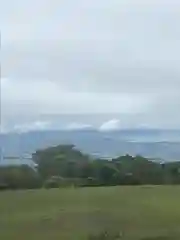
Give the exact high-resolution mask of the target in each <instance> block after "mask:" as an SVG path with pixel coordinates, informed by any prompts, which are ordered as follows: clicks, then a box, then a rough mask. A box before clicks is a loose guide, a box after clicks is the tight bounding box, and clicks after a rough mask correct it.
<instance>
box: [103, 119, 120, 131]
mask: <svg viewBox="0 0 180 240" xmlns="http://www.w3.org/2000/svg"><path fill="white" fill-rule="evenodd" d="M120 128H121V122H120V120H119V119H112V120H109V121H107V122H105V123H103V124H102V125H101V126H100V128H99V130H100V131H113V130H118V129H120Z"/></svg>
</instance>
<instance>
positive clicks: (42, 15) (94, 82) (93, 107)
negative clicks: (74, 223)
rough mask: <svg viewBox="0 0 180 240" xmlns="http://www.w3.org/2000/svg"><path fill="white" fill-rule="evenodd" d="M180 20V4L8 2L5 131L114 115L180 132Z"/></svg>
mask: <svg viewBox="0 0 180 240" xmlns="http://www.w3.org/2000/svg"><path fill="white" fill-rule="evenodd" d="M179 12H180V2H179V1H178V0H144V1H140V0H122V1H119V0H111V1H109V0H99V1H96V0H87V1H84V0H77V1H75V2H74V1H72V0H66V1H65V0H62V1H58V0H52V1H50V0H38V1H35V0H26V1H24V0H16V1H14V2H13V1H12V0H6V1H3V0H0V22H1V26H0V27H1V35H2V48H1V67H2V68H1V70H2V71H1V74H2V76H3V79H2V80H1V93H2V96H1V105H2V121H3V124H4V125H6V122H7V121H11V119H14V120H13V121H14V122H16V124H19V123H18V120H17V119H18V118H19V117H18V116H23V118H26V119H25V120H26V121H25V122H29V121H30V120H29V119H30V118H31V117H32V116H36V120H34V121H39V118H40V117H41V116H42V115H43V114H49V115H51V114H71V113H72V114H78V113H79V114H89V113H93V114H104V113H108V114H115V115H114V118H116V114H120V115H121V116H120V119H124V117H123V116H128V117H127V118H126V120H123V122H127V123H128V124H133V122H136V124H137V125H141V124H142V123H143V124H147V125H148V126H149V125H150V126H151V125H153V126H165V127H172V126H176V127H178V126H180V114H179V101H180V91H179V89H180V68H179V66H180V45H179V42H180V31H179V25H180V14H179ZM32 16H33V17H32ZM129 115H130V116H131V117H129ZM172 116H175V117H172ZM117 118H118V117H117ZM15 119H16V120H15ZM109 119H111V117H109ZM81 121H82V120H81V119H79V120H77V122H81ZM30 122H31V121H30ZM90 124H91V123H90ZM4 125H3V126H4ZM5 128H6V127H5Z"/></svg>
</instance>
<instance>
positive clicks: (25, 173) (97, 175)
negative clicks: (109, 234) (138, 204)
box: [0, 145, 180, 189]
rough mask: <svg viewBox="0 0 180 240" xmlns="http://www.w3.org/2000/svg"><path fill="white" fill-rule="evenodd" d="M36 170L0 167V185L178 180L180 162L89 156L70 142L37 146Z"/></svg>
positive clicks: (169, 181) (2, 187) (100, 184)
mask: <svg viewBox="0 0 180 240" xmlns="http://www.w3.org/2000/svg"><path fill="white" fill-rule="evenodd" d="M33 160H34V161H35V162H36V163H37V164H38V168H37V171H35V170H34V169H31V168H30V167H28V166H19V167H18V166H16V167H15V166H14V167H13V166H11V167H1V168H0V189H9V188H10V189H25V188H27V189H32V188H41V187H45V188H59V187H68V186H71V187H72V186H74V187H86V186H115V185H147V184H150V185H163V184H179V183H180V162H176V163H166V164H165V163H158V162H152V161H150V160H149V159H147V158H144V157H142V156H135V157H132V156H129V155H126V156H120V157H118V158H115V159H111V160H105V159H92V158H91V157H90V156H88V155H86V154H83V153H82V152H81V151H79V150H77V149H76V148H75V147H74V146H73V145H61V146H57V147H50V148H47V149H43V150H38V151H37V152H35V153H34V154H33Z"/></svg>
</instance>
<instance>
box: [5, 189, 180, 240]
mask: <svg viewBox="0 0 180 240" xmlns="http://www.w3.org/2000/svg"><path fill="white" fill-rule="evenodd" d="M104 230H107V231H110V232H114V233H115V232H121V233H122V234H123V236H124V237H123V238H122V239H137V240H142V239H144V240H148V239H149V240H158V239H159V240H160V239H162V240H163V239H164V240H165V239H169V240H173V239H178V240H179V239H180V187H179V186H156V187H151V186H141V187H106V188H105V187H104V188H103V187H102V188H79V189H73V188H72V189H56V190H55V189H54V190H35V191H14V192H13V191H11V192H0V239H3V240H11V239H12V240H14V239H18V240H30V239H31V240H32V239H33V240H50V239H52V240H56V239H58V240H61V239H62V240H69V239H70V240H71V239H72V240H76V239H77V240H81V239H82V240H83V239H88V238H87V237H88V235H90V234H99V233H100V232H102V231H104Z"/></svg>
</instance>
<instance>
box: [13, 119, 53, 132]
mask: <svg viewBox="0 0 180 240" xmlns="http://www.w3.org/2000/svg"><path fill="white" fill-rule="evenodd" d="M49 127H50V123H49V122H41V121H37V122H32V123H25V124H21V125H15V126H14V129H13V131H15V132H29V131H33V130H46V129H48V128H49Z"/></svg>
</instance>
